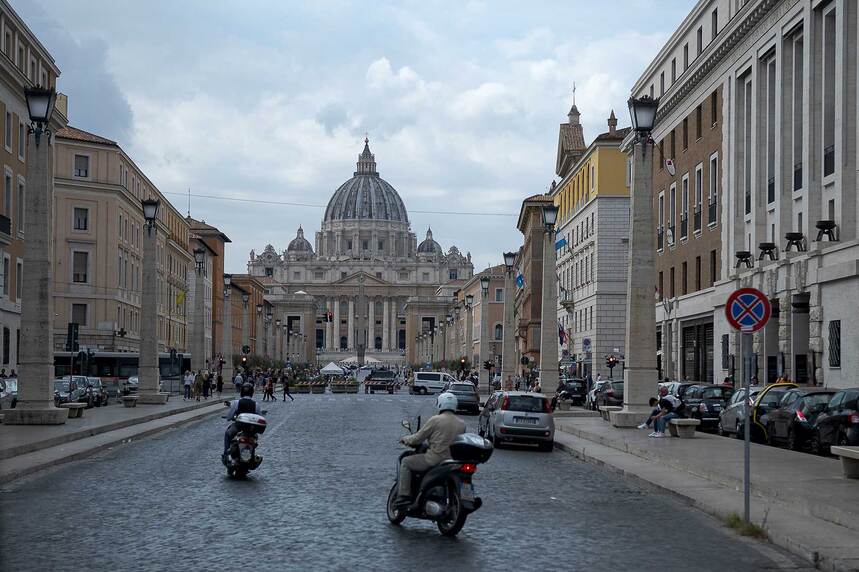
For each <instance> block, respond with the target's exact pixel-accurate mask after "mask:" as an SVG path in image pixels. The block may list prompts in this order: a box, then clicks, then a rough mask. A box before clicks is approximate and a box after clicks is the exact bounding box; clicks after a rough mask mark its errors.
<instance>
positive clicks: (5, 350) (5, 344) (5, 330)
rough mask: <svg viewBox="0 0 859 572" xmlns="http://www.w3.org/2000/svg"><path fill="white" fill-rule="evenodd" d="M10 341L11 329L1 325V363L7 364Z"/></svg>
mask: <svg viewBox="0 0 859 572" xmlns="http://www.w3.org/2000/svg"><path fill="white" fill-rule="evenodd" d="M11 343H12V330H10V329H9V328H7V327H5V326H4V327H3V365H9V354H10V353H12V352H11V351H10V350H11V348H10V345H11Z"/></svg>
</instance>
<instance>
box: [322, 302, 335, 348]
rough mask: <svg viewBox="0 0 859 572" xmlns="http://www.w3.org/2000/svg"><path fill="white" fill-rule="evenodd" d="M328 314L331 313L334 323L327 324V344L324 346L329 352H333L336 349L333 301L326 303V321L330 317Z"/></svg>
mask: <svg viewBox="0 0 859 572" xmlns="http://www.w3.org/2000/svg"><path fill="white" fill-rule="evenodd" d="M328 312H331V320H332V321H330V322H325V344H323V346H324V347H325V348H327V349H328V350H329V351H331V350H333V349H334V321H333V320H334V302H333V301H331V300H328V301H327V302H326V303H325V315H326V319H327V316H328Z"/></svg>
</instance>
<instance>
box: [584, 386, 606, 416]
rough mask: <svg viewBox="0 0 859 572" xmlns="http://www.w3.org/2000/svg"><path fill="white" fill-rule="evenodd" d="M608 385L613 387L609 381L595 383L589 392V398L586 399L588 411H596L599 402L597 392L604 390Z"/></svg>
mask: <svg viewBox="0 0 859 572" xmlns="http://www.w3.org/2000/svg"><path fill="white" fill-rule="evenodd" d="M608 385H611V380H608V379H601V380H599V381H597V382H595V383H594V386H593V387H592V388H591V390H590V391H589V392H588V396H587V398H586V399H585V406H586V407H587V408H588V409H592V410H594V411H596V408H597V400H596V394H597V391H600V390H601V389H604V388H605V387H606V386H608Z"/></svg>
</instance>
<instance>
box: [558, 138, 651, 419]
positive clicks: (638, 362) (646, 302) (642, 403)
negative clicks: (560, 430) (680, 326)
mask: <svg viewBox="0 0 859 572" xmlns="http://www.w3.org/2000/svg"><path fill="white" fill-rule="evenodd" d="M653 152H654V149H653V146H652V145H651V144H650V143H647V142H646V140H644V141H642V140H638V141H636V142H635V143H634V144H633V146H632V188H631V189H630V222H631V225H630V229H629V261H630V264H629V280H628V283H627V299H626V354H625V355H626V367H625V368H624V375H623V377H624V379H623V390H624V406H623V410H622V411H614V412H612V413H611V422H612V425H614V426H615V427H635V426H636V425H638V424H639V423H641V420H642V419H644V418H645V417H646V416H647V412H648V410H649V409H650V408H649V406H648V405H647V400H648V399H649V398H650V396H652V395H655V394H656V387H657V379H656V375H657V374H656V328H655V324H656V307H655V305H654V304H653V285H654V284H655V283H656V276H655V273H656V271H655V269H654V268H655V265H654V262H655V261H654V258H655V253H654V244H653V234H652V233H653V198H652V174H653V173H652V171H653ZM547 389H550V388H547Z"/></svg>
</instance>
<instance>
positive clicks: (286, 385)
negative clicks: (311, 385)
mask: <svg viewBox="0 0 859 572" xmlns="http://www.w3.org/2000/svg"><path fill="white" fill-rule="evenodd" d="M280 384H281V385H282V386H283V400H284V401H286V398H287V396H288V397H289V400H290V401H295V398H294V397H293V396H292V394H291V393H290V392H289V377H287V376H283V377H282V378H281V380H280Z"/></svg>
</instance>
